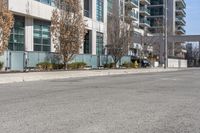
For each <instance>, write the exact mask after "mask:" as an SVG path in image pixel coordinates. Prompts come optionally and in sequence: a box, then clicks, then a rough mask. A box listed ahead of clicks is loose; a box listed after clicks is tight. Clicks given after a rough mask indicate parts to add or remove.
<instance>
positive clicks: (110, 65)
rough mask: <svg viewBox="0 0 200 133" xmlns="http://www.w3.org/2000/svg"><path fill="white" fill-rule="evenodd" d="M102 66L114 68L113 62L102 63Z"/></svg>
mask: <svg viewBox="0 0 200 133" xmlns="http://www.w3.org/2000/svg"><path fill="white" fill-rule="evenodd" d="M104 68H115V63H109V64H104Z"/></svg>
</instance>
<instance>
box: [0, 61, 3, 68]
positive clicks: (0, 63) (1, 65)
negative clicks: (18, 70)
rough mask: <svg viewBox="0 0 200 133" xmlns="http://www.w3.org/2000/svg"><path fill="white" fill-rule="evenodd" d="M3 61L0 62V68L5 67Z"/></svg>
mask: <svg viewBox="0 0 200 133" xmlns="http://www.w3.org/2000/svg"><path fill="white" fill-rule="evenodd" d="M3 64H4V63H3V62H0V70H1V69H2V68H3Z"/></svg>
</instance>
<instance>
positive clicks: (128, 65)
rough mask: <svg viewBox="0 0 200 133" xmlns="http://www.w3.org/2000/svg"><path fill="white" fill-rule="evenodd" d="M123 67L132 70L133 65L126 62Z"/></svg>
mask: <svg viewBox="0 0 200 133" xmlns="http://www.w3.org/2000/svg"><path fill="white" fill-rule="evenodd" d="M122 67H125V68H131V67H132V63H130V62H124V63H123V64H122Z"/></svg>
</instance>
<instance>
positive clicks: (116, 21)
mask: <svg viewBox="0 0 200 133" xmlns="http://www.w3.org/2000/svg"><path fill="white" fill-rule="evenodd" d="M112 5H113V6H112V12H111V13H110V14H109V16H108V28H107V32H108V34H107V36H108V40H107V41H108V44H107V50H108V54H109V55H111V56H112V58H113V60H114V64H115V67H117V63H118V62H119V61H120V59H121V58H122V57H123V56H125V55H126V54H128V50H129V46H130V44H131V43H132V42H133V38H132V33H133V25H132V20H131V19H130V18H128V19H127V20H128V21H126V22H125V21H124V18H122V17H121V15H120V11H119V4H118V2H117V0H116V1H112ZM123 17H124V16H123Z"/></svg>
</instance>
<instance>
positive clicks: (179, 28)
mask: <svg viewBox="0 0 200 133" xmlns="http://www.w3.org/2000/svg"><path fill="white" fill-rule="evenodd" d="M176 31H178V32H182V33H183V34H184V33H185V32H186V31H185V29H184V28H183V27H178V28H177V29H176Z"/></svg>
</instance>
